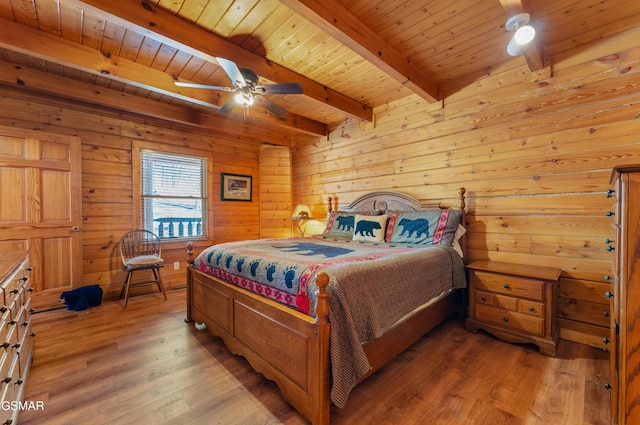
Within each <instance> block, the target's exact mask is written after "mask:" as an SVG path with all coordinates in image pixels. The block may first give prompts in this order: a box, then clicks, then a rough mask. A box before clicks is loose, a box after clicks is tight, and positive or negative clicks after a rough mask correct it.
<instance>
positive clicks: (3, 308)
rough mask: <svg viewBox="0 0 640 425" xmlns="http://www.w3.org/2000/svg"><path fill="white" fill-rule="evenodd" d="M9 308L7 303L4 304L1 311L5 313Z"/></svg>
mask: <svg viewBox="0 0 640 425" xmlns="http://www.w3.org/2000/svg"><path fill="white" fill-rule="evenodd" d="M7 310H9V309H8V308H7V306H6V305H3V306H2V307H0V313H5V312H6V311H7Z"/></svg>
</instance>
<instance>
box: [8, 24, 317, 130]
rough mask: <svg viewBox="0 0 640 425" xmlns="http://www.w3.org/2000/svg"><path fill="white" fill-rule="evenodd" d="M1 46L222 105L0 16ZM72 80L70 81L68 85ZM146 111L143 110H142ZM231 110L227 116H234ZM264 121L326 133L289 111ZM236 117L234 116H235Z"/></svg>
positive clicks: (159, 75)
mask: <svg viewBox="0 0 640 425" xmlns="http://www.w3.org/2000/svg"><path fill="white" fill-rule="evenodd" d="M0 28H1V29H0V47H4V48H6V49H10V50H13V51H16V52H20V53H24V54H26V55H31V56H34V57H37V58H40V59H43V60H48V61H51V62H55V63H57V64H60V65H64V66H69V67H73V68H77V69H81V70H82V71H85V72H89V73H91V74H94V75H100V76H102V77H106V78H111V79H114V80H117V81H120V82H123V83H126V84H131V85H134V86H136V87H140V88H143V89H146V90H150V91H153V92H156V93H160V94H163V95H166V96H171V97H174V98H177V99H181V100H184V101H187V102H191V103H195V104H198V105H201V106H205V107H210V108H214V109H216V110H217V109H219V108H220V106H219V105H218V104H217V103H218V102H219V101H220V99H218V98H217V94H214V92H212V91H209V90H199V89H192V88H184V87H178V86H176V85H175V84H174V79H173V77H172V76H171V75H169V74H167V73H165V72H162V71H158V70H155V69H153V68H149V67H146V66H144V65H140V64H137V63H135V62H132V61H129V60H127V59H124V58H121V57H118V56H115V55H111V54H109V55H106V54H103V53H102V52H100V51H99V50H95V49H92V48H90V47H86V46H83V45H81V44H77V43H74V42H71V41H69V40H66V39H63V38H61V37H55V36H53V35H50V34H47V33H44V32H42V31H38V30H36V29H34V28H31V27H27V26H25V25H20V24H18V23H15V22H13V21H9V20H5V19H2V18H0ZM68 84H69V81H67V83H66V85H68ZM141 112H142V111H141ZM235 115H236V114H233V113H231V114H228V115H225V117H230V118H231V117H233V116H235ZM254 115H256V116H257V121H258V122H261V123H263V125H280V126H284V127H286V128H289V129H294V130H296V131H301V132H304V133H307V134H312V135H315V136H325V135H326V134H327V132H328V126H327V125H326V124H324V123H321V122H318V121H314V120H311V119H309V118H305V117H302V116H297V115H295V114H292V113H289V114H287V115H285V116H284V117H282V118H278V117H276V116H274V115H271V114H266V113H265V114H254ZM231 119H233V118H231Z"/></svg>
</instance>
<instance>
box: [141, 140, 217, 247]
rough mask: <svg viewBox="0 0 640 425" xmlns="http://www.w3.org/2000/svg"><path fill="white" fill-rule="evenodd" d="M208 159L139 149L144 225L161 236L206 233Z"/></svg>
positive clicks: (174, 236)
mask: <svg viewBox="0 0 640 425" xmlns="http://www.w3.org/2000/svg"><path fill="white" fill-rule="evenodd" d="M206 177H207V159H206V158H203V157H197V156H188V155H181V154H172V153H160V152H156V151H152V150H147V149H141V150H140V186H141V187H140V190H141V196H140V204H141V205H140V208H141V210H140V212H141V219H142V226H143V227H144V228H145V229H147V230H151V231H152V232H154V233H156V234H157V235H158V236H160V238H161V239H170V238H181V239H186V238H196V237H198V238H200V237H203V236H206V233H207V231H206V229H207V226H206V217H207V189H206V188H207V182H206Z"/></svg>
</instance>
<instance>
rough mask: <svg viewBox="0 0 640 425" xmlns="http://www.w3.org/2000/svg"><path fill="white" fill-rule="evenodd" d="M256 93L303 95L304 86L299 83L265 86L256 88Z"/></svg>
mask: <svg viewBox="0 0 640 425" xmlns="http://www.w3.org/2000/svg"><path fill="white" fill-rule="evenodd" d="M254 91H255V92H257V93H260V94H303V91H302V86H301V85H300V84H298V83H284V84H265V85H264V86H256V88H255V89H254Z"/></svg>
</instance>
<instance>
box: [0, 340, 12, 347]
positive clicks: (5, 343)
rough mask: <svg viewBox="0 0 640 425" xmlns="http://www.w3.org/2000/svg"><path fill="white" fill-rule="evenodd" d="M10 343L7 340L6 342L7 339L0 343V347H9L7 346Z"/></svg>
mask: <svg viewBox="0 0 640 425" xmlns="http://www.w3.org/2000/svg"><path fill="white" fill-rule="evenodd" d="M10 345H11V344H9V342H8V341H5V342H3V343H2V345H0V347H2V348H9V346H10Z"/></svg>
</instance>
